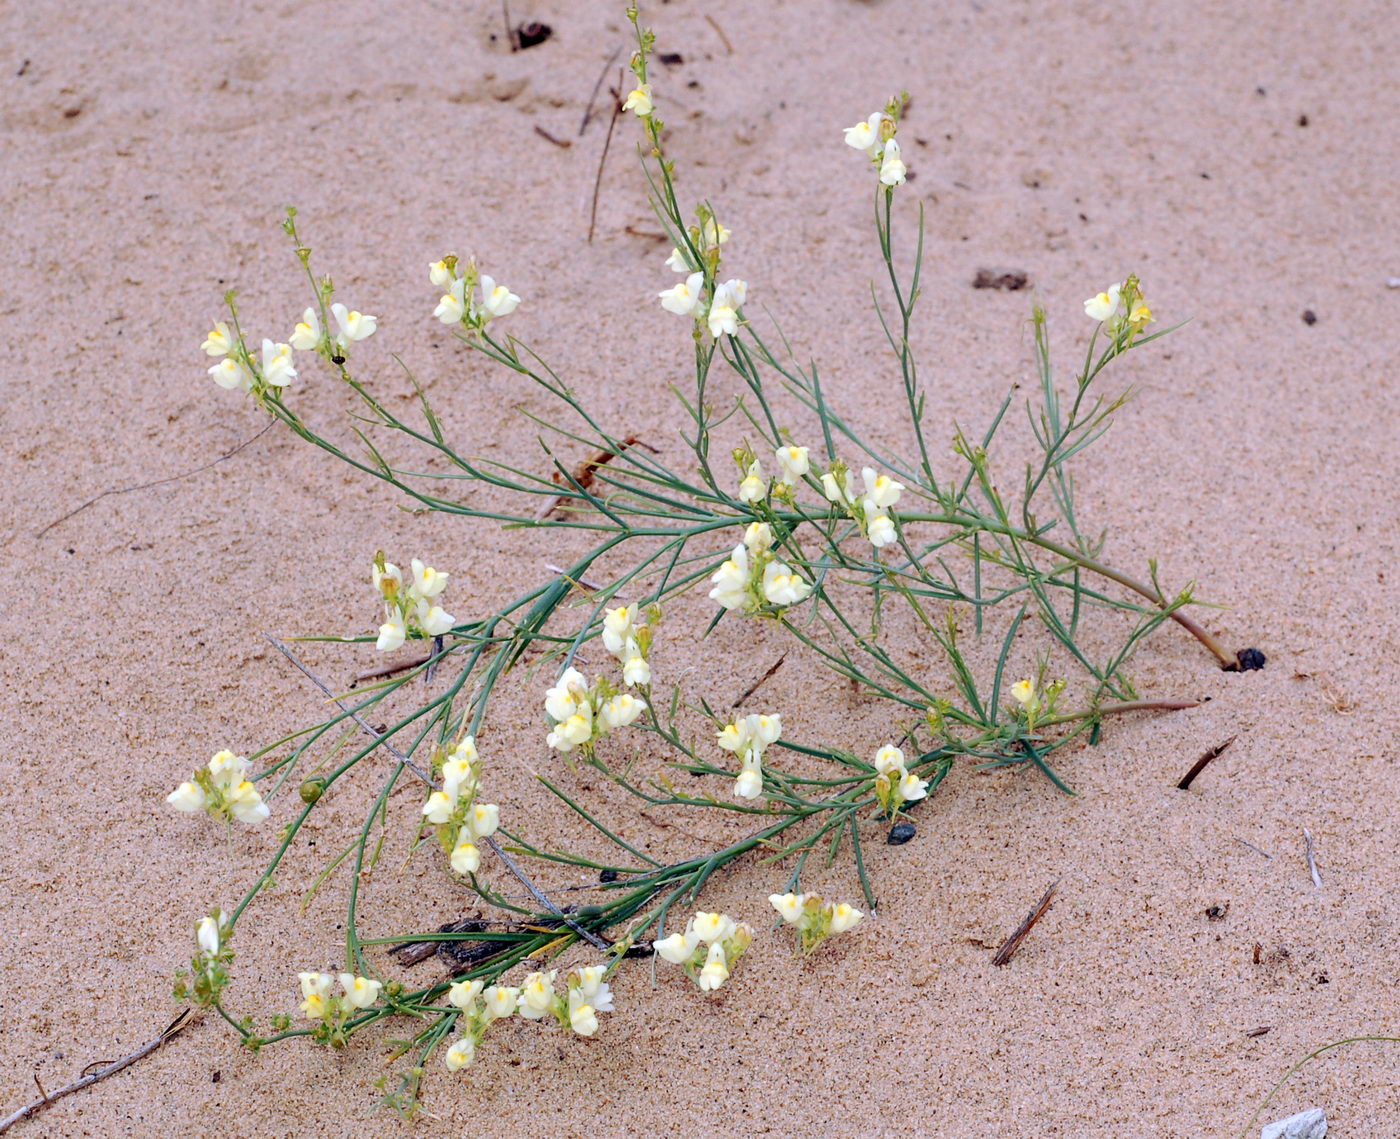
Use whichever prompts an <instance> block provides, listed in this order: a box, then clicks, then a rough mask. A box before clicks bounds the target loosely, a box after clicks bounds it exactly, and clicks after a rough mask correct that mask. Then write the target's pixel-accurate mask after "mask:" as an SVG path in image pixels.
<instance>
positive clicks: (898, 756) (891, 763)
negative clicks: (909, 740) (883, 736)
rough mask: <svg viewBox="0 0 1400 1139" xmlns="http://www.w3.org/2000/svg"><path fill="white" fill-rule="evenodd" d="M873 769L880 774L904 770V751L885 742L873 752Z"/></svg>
mask: <svg viewBox="0 0 1400 1139" xmlns="http://www.w3.org/2000/svg"><path fill="white" fill-rule="evenodd" d="M875 770H876V771H878V772H879V773H880V774H881V775H888V774H890V772H892V771H903V770H904V752H903V751H901V750H900V749H899V748H897V747H895V746H894V744H885V746H884V747H882V748H881V749H880V750H879V751H877V752H876V753H875Z"/></svg>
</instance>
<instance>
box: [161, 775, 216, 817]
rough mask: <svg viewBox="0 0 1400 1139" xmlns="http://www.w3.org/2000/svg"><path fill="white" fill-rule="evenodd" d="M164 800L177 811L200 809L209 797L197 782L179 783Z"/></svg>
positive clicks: (202, 808)
mask: <svg viewBox="0 0 1400 1139" xmlns="http://www.w3.org/2000/svg"><path fill="white" fill-rule="evenodd" d="M165 801H166V802H167V803H169V804H170V805H171V806H172V807H174V808H175V809H176V810H177V811H202V810H204V806H205V804H206V803H207V802H208V801H209V797H208V796H207V795H205V793H204V789H203V788H202V787H200V786H199V784H198V783H189V782H185V783H181V784H180V786H178V787H176V788H175V790H174V791H172V792H170V794H169V795H167V796H166V797H165Z"/></svg>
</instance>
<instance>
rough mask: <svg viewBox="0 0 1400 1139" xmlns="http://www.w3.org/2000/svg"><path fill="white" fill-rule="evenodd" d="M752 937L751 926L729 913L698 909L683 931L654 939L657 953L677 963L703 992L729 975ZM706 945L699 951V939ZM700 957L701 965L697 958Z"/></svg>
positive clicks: (718, 984)
mask: <svg viewBox="0 0 1400 1139" xmlns="http://www.w3.org/2000/svg"><path fill="white" fill-rule="evenodd" d="M752 941H753V930H751V929H750V928H749V927H748V926H747V925H743V924H739V923H736V922H735V921H734V919H733V918H731V917H730V916H729V915H728V914H707V913H698V914H696V915H695V916H694V917H693V918H691V919H690V922H689V924H688V925H687V926H686V929H685V932H684V933H677V934H672V935H671V936H670V937H666V938H661V939H659V940H658V941H656V942H654V943H653V948H654V949H655V950H656V953H657V955H658V956H660V957H661V958H663V959H664V960H666V961H670V962H671V963H672V964H675V965H680V966H681V967H682V968H683V969H684V970H685V971H686V973H687V975H688V976H690V977H691V978H692V979H693V980H694V981H695V983H696V984H698V985H699V986H700V988H701V989H702V990H703V991H705V992H711V991H713V990H714V989H717V988H719V987H720V986H721V985H722V984H724V982H725V981H726V980H727V979H728V978H729V974H730V970H732V969H733V967H734V963H735V962H736V961H738V960H739V958H740V957H742V956H743V954H744V951H745V950H747V949H748V947H749V945H750V944H751V943H752ZM702 942H704V943H707V944H708V945H709V948H708V949H707V950H705V951H704V952H703V954H702V953H700V952H698V950H699V947H700V945H701V943H702ZM702 957H703V959H704V965H703V966H701V964H700V959H701V958H702Z"/></svg>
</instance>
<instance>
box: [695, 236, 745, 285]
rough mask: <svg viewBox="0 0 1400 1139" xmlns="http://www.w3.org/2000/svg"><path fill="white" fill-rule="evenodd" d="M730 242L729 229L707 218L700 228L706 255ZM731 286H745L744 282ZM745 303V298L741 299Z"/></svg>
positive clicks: (734, 282)
mask: <svg viewBox="0 0 1400 1139" xmlns="http://www.w3.org/2000/svg"><path fill="white" fill-rule="evenodd" d="M728 240H729V229H728V227H726V226H722V225H720V224H719V222H717V221H715V219H714V217H713V216H711V217H707V218H706V219H705V222H704V224H703V225H702V226H701V227H700V237H699V244H700V247H701V248H702V249H704V251H705V252H706V253H713V252H714V251H715V250H716V249H718V248H719V247H720V246H721V245H723V244H724V243H725V242H726V241H728ZM730 284H737V285H741V286H742V285H743V284H744V282H743V281H731V282H730ZM740 303H741V304H742V303H743V298H742V297H741V298H740Z"/></svg>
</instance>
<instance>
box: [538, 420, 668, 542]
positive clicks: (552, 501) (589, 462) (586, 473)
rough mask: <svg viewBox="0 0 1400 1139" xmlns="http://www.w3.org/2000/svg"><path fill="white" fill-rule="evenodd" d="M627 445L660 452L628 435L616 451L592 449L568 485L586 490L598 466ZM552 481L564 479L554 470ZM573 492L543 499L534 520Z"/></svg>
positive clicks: (543, 518) (546, 515) (543, 516)
mask: <svg viewBox="0 0 1400 1139" xmlns="http://www.w3.org/2000/svg"><path fill="white" fill-rule="evenodd" d="M628 447H645V448H646V449H647V450H648V451H650V452H651V453H652V454H653V455H658V454H660V452H659V451H658V450H657V449H656V448H655V447H653V446H652V445H651V444H650V443H643V442H642V441H641V440H640V439H639V438H637V436H635V435H629V436H627V438H626V439H624V440H622V441H621V442H620V443H619V444H618V445H617V450H616V451H594V452H593V454H592V456H591V457H590V458H588V459H585V460H584V461H583V462H582V463H580V464H579V465H578V466H577V467H576V468H575V469H574V472H573V481H572V482H571V483H570V484H569V485H570V486H576V487H578V488H579V489H580V490H587V489H588V488H589V487H591V486H592V485H593V480H594V478H595V477H596V476H597V473H598V468H599V467H601V466H602V465H603V464H604V463H611V462H612V461H613V460H614V459H616V458H617V457H618V456H619V455H620V454H622V452H623V451H625V450H627V448H628ZM554 481H555V482H556V483H562V482H563V481H564V480H563V479H561V478H560V477H559V472H558V471H555V472H554ZM576 497H577V495H574V494H555V495H551V496H550V497H549V498H547V499H545V502H544V505H543V506H542V507H540V509H539V510H538V511H536V513H535V521H536V522H543V521H544V520H545V519H546V518H548V517H549V516H550V515H551V514H553V513H554V511H555V509H556V508H557V507H558V506H559V504H560V503H562V502H563V501H564V500H565V499H566V498H576Z"/></svg>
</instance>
